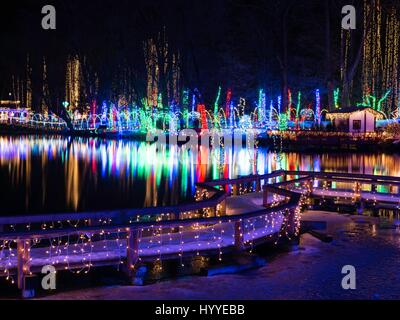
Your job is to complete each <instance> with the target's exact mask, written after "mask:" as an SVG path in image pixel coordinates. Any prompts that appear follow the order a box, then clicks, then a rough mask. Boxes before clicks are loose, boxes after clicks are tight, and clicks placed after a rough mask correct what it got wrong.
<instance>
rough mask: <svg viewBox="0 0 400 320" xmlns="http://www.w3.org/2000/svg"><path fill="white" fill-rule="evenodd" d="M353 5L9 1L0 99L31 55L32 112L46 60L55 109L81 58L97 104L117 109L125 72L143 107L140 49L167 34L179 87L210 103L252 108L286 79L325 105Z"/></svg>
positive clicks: (231, 0)
mask: <svg viewBox="0 0 400 320" xmlns="http://www.w3.org/2000/svg"><path fill="white" fill-rule="evenodd" d="M326 2H327V3H328V8H329V10H328V11H327V10H326V8H327V6H326ZM351 2H353V1H348V0H347V1H339V0H326V1H323V0H305V1H294V0H282V1H273V0H253V1H244V0H220V1H210V0H205V1H204V0H201V1H187V0H171V1H162V0H157V1H148V0H146V1H132V0H113V1H109V0H102V1H91V0H90V1H88V0H86V1H78V0H69V1H50V2H49V1H38V0H35V1H33V0H31V1H28V0H23V1H8V4H7V5H5V4H2V6H3V8H2V10H1V18H0V24H1V27H0V36H1V40H2V44H3V50H2V53H1V55H0V68H1V72H0V77H1V78H0V96H1V98H3V99H4V98H5V97H7V95H8V92H10V87H11V83H12V81H11V79H12V76H13V75H14V76H15V77H16V76H19V77H20V78H21V79H23V78H24V76H25V74H26V61H27V56H28V55H29V59H30V63H31V67H32V81H33V91H34V92H33V93H34V105H37V104H39V102H38V101H39V96H40V93H39V92H40V91H41V88H42V72H41V70H42V64H43V59H44V58H45V59H46V62H47V68H48V82H49V91H50V94H51V96H52V97H57V101H59V100H60V99H62V96H63V95H64V91H63V90H64V88H65V65H66V60H67V57H68V55H74V54H77V55H79V57H80V58H81V61H83V59H85V60H84V61H85V66H84V68H85V72H86V71H87V72H88V74H94V73H95V74H97V75H98V76H99V79H100V80H99V82H100V92H99V96H98V97H96V98H98V99H99V100H103V99H105V100H110V99H112V96H113V94H114V95H115V94H116V91H118V87H117V88H115V87H114V88H112V86H113V84H112V83H113V79H115V78H117V77H118V76H119V75H120V74H121V73H122V72H124V70H128V69H129V70H130V78H129V81H130V82H132V83H133V84H134V85H133V87H134V88H135V96H136V97H137V100H139V99H140V98H141V97H143V96H145V88H146V68H145V63H144V53H143V43H144V41H145V40H146V39H149V38H156V37H157V35H158V34H160V32H163V31H164V32H165V36H166V38H167V39H168V46H169V49H170V50H171V51H173V52H177V53H179V55H180V58H181V61H180V62H181V72H182V81H181V86H182V87H186V88H190V89H194V88H198V89H199V91H200V92H201V94H202V96H203V97H204V100H205V102H206V103H212V102H213V101H214V99H215V96H216V92H217V89H218V86H220V85H221V86H222V87H223V88H224V90H226V89H227V88H228V87H230V88H232V90H233V92H234V94H235V95H237V96H244V97H246V98H248V99H250V100H255V99H256V96H257V90H258V88H260V87H264V88H266V90H267V93H269V94H276V95H277V94H279V92H280V91H281V90H282V81H283V80H282V78H283V73H284V71H283V70H284V69H285V70H286V74H287V76H288V80H287V82H288V85H289V86H290V87H292V88H295V89H302V90H304V91H305V95H307V94H309V95H310V96H312V95H313V92H312V90H314V89H315V88H316V87H318V86H320V87H321V92H322V94H323V95H324V86H325V83H326V81H327V77H329V78H331V79H332V80H333V81H334V82H335V83H336V82H338V81H339V63H340V62H339V60H340V31H341V29H340V21H341V18H342V15H341V12H340V11H341V8H342V5H344V4H349V3H351ZM360 3H361V1H356V2H355V5H360ZM45 4H52V5H54V6H55V8H56V10H57V29H56V30H43V29H42V28H41V19H42V17H43V15H42V14H41V8H42V6H43V5H45ZM326 17H329V22H330V26H329V30H330V34H328V35H327V33H326V31H327V25H326ZM284 21H285V23H283V22H284ZM360 23H361V22H360ZM285 29H286V30H287V59H286V61H287V62H286V64H285V54H284V45H283V43H284V30H285ZM326 39H329V40H328V42H327V40H326ZM328 44H329V46H330V47H331V50H330V53H331V54H330V58H329V60H327V57H326V53H327V45H328ZM327 61H329V63H328V62H327ZM328 65H329V66H328ZM327 70H328V71H327ZM323 99H324V97H323Z"/></svg>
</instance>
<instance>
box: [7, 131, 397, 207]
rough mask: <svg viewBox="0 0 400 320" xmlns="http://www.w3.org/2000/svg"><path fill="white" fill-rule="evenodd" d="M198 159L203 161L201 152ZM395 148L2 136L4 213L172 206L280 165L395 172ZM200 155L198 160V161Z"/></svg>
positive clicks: (352, 170) (287, 167)
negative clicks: (313, 150) (342, 149)
mask: <svg viewBox="0 0 400 320" xmlns="http://www.w3.org/2000/svg"><path fill="white" fill-rule="evenodd" d="M200 158H201V159H202V160H201V161H200V160H199V159H200ZM399 160H400V156H399V155H392V154H360V153H356V154H353V153H324V154H301V153H294V152H293V153H280V154H276V153H274V152H271V151H268V150H267V149H257V150H256V151H255V152H252V154H250V153H249V152H248V151H246V150H244V149H241V150H237V151H235V152H233V151H232V150H215V151H212V152H209V151H208V150H206V149H201V150H200V152H199V155H198V156H197V159H194V155H193V154H192V152H191V151H190V150H188V149H187V148H186V147H185V146H181V147H172V148H166V147H165V148H162V149H161V150H157V149H156V145H150V144H147V143H145V142H136V141H126V140H103V139H97V138H74V139H72V138H65V137H47V138H44V137H39V136H23V137H8V136H3V137H0V184H1V192H0V201H1V204H2V205H1V211H0V212H1V214H2V215H9V214H20V213H41V212H66V211H94V210H103V209H104V210H106V209H115V208H131V207H143V206H158V205H171V204H177V203H179V202H184V201H187V200H189V199H191V198H192V195H193V193H194V191H195V183H196V182H201V181H205V180H210V179H218V178H233V177H237V176H239V175H248V174H254V173H266V172H271V171H273V170H278V169H289V170H310V171H313V170H315V171H338V172H353V173H366V174H377V175H393V176H399V175H400V161H399ZM199 162H202V163H199Z"/></svg>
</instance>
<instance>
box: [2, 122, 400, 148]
mask: <svg viewBox="0 0 400 320" xmlns="http://www.w3.org/2000/svg"><path fill="white" fill-rule="evenodd" d="M7 129H8V130H7ZM9 129H10V127H5V126H0V136H24V135H36V136H43V137H51V136H63V137H71V138H75V137H76V138H99V139H110V140H121V139H122V140H131V141H139V142H140V141H143V142H145V141H146V135H147V133H145V132H142V131H131V132H128V133H124V132H100V133H99V132H94V131H74V132H71V131H68V130H43V129H33V128H13V129H12V130H11V131H10V130H9ZM294 135H296V136H294ZM256 140H257V143H258V145H259V146H261V147H268V148H270V149H271V150H275V151H276V150H279V151H285V152H290V151H297V152H318V151H322V150H323V151H329V152H340V151H346V152H388V153H396V152H399V150H400V148H399V147H400V140H396V139H394V138H392V139H385V140H383V139H379V138H377V137H375V138H372V137H370V136H365V137H363V136H354V137H353V136H352V135H349V134H346V133H336V132H324V131H317V132H312V131H311V132H309V131H301V132H288V133H284V134H283V135H280V134H278V135H275V134H267V133H262V134H259V135H258V136H257V137H256ZM182 144H183V143H182Z"/></svg>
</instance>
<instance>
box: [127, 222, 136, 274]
mask: <svg viewBox="0 0 400 320" xmlns="http://www.w3.org/2000/svg"><path fill="white" fill-rule="evenodd" d="M138 233H139V229H133V228H130V229H129V231H128V237H127V241H128V244H127V247H126V249H127V252H126V264H127V268H128V269H127V272H128V277H130V278H132V277H133V275H134V268H135V264H136V262H137V260H138V257H139V237H138Z"/></svg>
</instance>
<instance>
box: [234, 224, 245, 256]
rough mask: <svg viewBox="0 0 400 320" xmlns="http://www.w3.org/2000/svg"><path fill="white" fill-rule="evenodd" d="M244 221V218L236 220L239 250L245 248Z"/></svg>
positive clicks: (236, 242)
mask: <svg viewBox="0 0 400 320" xmlns="http://www.w3.org/2000/svg"><path fill="white" fill-rule="evenodd" d="M243 245H244V238H243V223H242V220H238V221H235V248H236V249H237V250H241V249H243Z"/></svg>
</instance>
